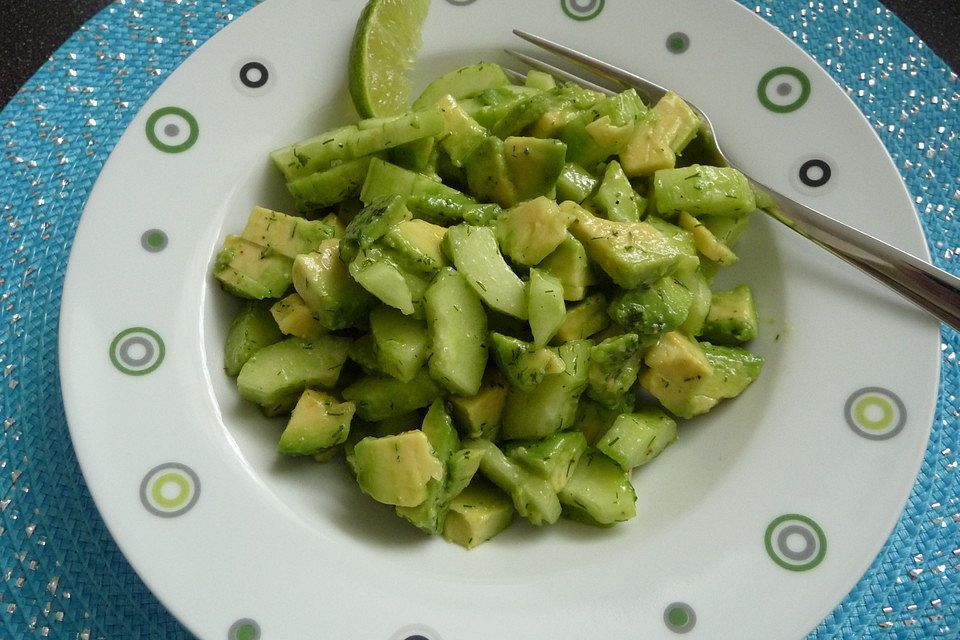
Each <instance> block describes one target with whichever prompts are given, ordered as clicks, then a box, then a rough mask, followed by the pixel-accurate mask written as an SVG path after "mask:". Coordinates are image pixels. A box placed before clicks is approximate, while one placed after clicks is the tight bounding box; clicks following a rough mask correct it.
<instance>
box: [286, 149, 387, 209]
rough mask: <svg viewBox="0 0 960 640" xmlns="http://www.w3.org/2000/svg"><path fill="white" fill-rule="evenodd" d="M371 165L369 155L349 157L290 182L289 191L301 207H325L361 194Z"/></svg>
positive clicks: (288, 184) (298, 206) (288, 183)
mask: <svg viewBox="0 0 960 640" xmlns="http://www.w3.org/2000/svg"><path fill="white" fill-rule="evenodd" d="M369 166H370V158H369V157H363V158H357V159H356V160H348V161H347V162H344V163H343V164H338V165H336V166H333V167H330V168H329V169H324V170H323V171H318V172H316V173H311V174H309V175H306V176H303V177H302V178H295V179H294V180H291V181H289V182H287V191H289V192H290V196H291V197H292V198H293V202H294V205H295V206H296V207H297V209H298V210H299V211H316V210H318V209H323V208H324V207H329V206H331V205H334V204H337V203H339V202H342V201H344V200H346V199H348V198H352V197H354V196H356V195H357V194H359V193H360V187H361V186H362V185H363V182H364V180H365V179H366V177H367V169H368V168H369Z"/></svg>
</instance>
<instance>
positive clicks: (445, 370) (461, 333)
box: [424, 267, 487, 396]
mask: <svg viewBox="0 0 960 640" xmlns="http://www.w3.org/2000/svg"><path fill="white" fill-rule="evenodd" d="M424 302H425V313H426V318H427V327H428V329H429V331H430V340H431V343H432V345H433V347H432V353H431V355H430V359H429V360H428V362H427V366H428V368H429V370H430V375H431V376H433V377H434V379H435V380H437V382H438V383H439V384H440V385H442V386H443V387H444V388H445V389H447V390H448V391H450V392H451V393H454V394H458V395H464V396H471V395H474V394H475V393H477V392H478V391H479V389H480V382H481V380H482V378H483V372H484V369H485V368H486V366H487V345H486V339H485V336H486V334H487V316H486V314H485V313H484V311H483V305H482V303H481V302H480V297H479V296H478V295H477V293H476V292H475V291H474V289H473V288H472V287H471V286H470V285H469V284H468V282H467V280H466V279H465V278H464V277H463V276H462V275H460V274H459V273H457V272H456V271H455V270H453V269H451V268H450V267H446V268H444V269H443V270H442V271H441V272H440V273H439V274H437V277H436V278H435V279H434V281H433V283H432V284H431V285H430V288H429V289H427V292H426V294H425V295H424Z"/></svg>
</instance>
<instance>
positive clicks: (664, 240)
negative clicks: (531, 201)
mask: <svg viewBox="0 0 960 640" xmlns="http://www.w3.org/2000/svg"><path fill="white" fill-rule="evenodd" d="M570 233H572V234H573V236H574V237H575V238H577V239H578V240H580V242H582V243H583V246H584V248H585V249H586V251H587V255H589V256H590V258H592V259H593V261H594V262H596V263H597V264H598V265H599V266H600V268H601V269H603V270H604V271H605V272H606V274H607V275H608V276H610V278H611V279H612V280H613V281H614V282H615V283H617V284H618V285H620V286H621V287H623V288H625V289H633V288H634V287H638V286H640V285H642V284H649V283H651V282H655V281H656V280H659V279H660V278H662V277H664V276H665V275H669V274H671V273H674V272H676V271H681V270H686V269H689V268H690V265H691V264H692V265H696V264H698V263H699V258H697V256H696V254H695V253H694V254H693V255H690V254H688V253H687V252H686V251H684V249H683V247H680V246H678V245H677V243H676V242H674V241H673V240H672V239H671V238H670V237H669V236H667V235H666V234H664V233H663V232H661V231H659V230H658V229H657V228H656V227H654V226H653V225H651V224H650V223H649V222H613V221H611V220H604V219H603V218H598V217H596V216H593V215H590V213H589V212H587V211H586V210H582V211H581V212H580V213H579V215H578V216H577V219H576V221H575V222H574V223H573V224H572V225H570Z"/></svg>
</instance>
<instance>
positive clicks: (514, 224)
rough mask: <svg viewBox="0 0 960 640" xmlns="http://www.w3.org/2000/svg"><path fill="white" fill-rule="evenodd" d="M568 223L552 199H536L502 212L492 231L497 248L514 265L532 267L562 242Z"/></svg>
mask: <svg viewBox="0 0 960 640" xmlns="http://www.w3.org/2000/svg"><path fill="white" fill-rule="evenodd" d="M572 221H573V219H572V218H571V217H570V216H569V215H568V213H567V212H565V211H561V209H560V205H558V204H557V203H556V202H555V201H554V200H551V199H550V198H547V197H545V196H539V197H537V198H534V199H533V200H527V201H525V202H521V203H520V204H518V205H516V206H515V207H511V208H510V209H507V210H505V211H503V212H502V213H501V214H500V215H499V216H498V217H497V222H496V227H495V229H496V235H497V240H498V241H499V243H500V249H501V250H502V251H503V252H504V253H505V254H506V255H507V256H509V258H510V259H511V260H512V261H513V262H514V263H516V264H522V265H527V266H532V265H535V264H537V263H538V262H540V261H541V260H543V259H544V258H546V257H547V256H548V255H550V254H551V253H552V252H553V251H554V250H555V249H556V248H557V247H558V246H559V245H560V243H561V242H563V239H564V238H566V236H567V226H568V225H569V224H570V223H571V222H572Z"/></svg>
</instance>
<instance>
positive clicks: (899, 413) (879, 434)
mask: <svg viewBox="0 0 960 640" xmlns="http://www.w3.org/2000/svg"><path fill="white" fill-rule="evenodd" d="M869 395H878V396H881V397H882V398H884V399H886V400H887V401H889V402H890V404H891V405H892V407H894V408H895V409H896V422H895V423H894V424H893V425H892V426H891V427H888V428H885V429H882V430H876V431H875V430H871V429H868V428H866V427H864V426H863V425H861V424H860V423H859V422H858V421H857V418H856V404H857V402H858V401H859V400H861V399H862V398H864V397H865V396H869ZM843 417H844V418H845V419H846V421H847V426H849V427H850V428H851V429H853V432H854V433H856V434H857V435H858V436H861V437H863V438H866V439H867V440H889V439H890V438H893V437H894V436H896V435H897V434H898V433H900V432H901V431H903V427H904V426H905V425H906V423H907V408H906V406H904V404H903V400H901V399H900V397H899V396H898V395H897V394H895V393H893V392H892V391H890V390H889V389H884V388H883V387H864V388H863V389H859V390H857V391H855V392H853V393H852V394H851V395H850V397H849V398H847V402H846V404H844V407H843Z"/></svg>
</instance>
